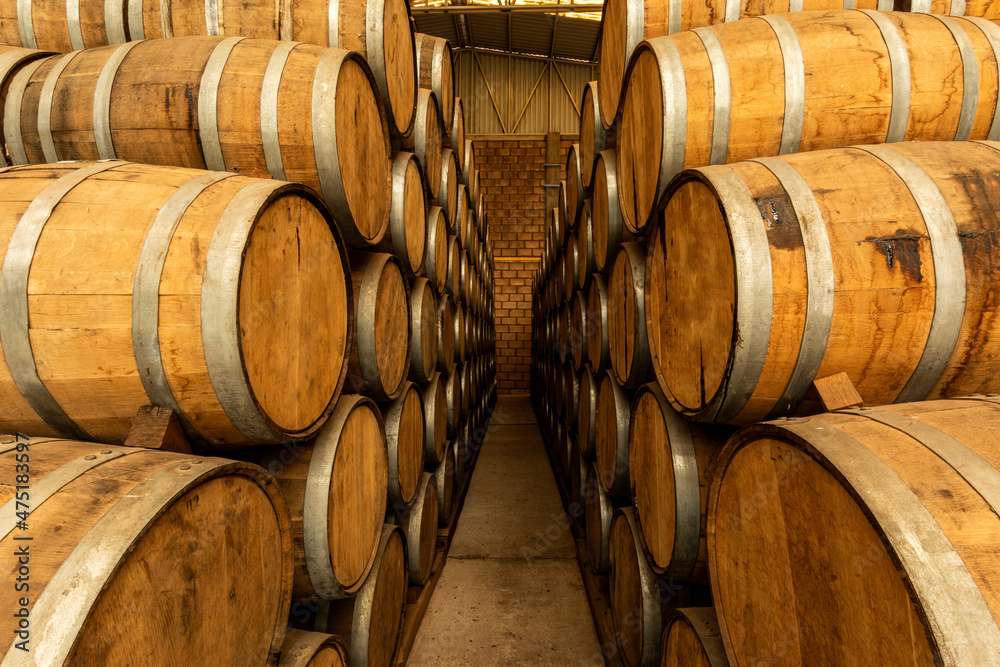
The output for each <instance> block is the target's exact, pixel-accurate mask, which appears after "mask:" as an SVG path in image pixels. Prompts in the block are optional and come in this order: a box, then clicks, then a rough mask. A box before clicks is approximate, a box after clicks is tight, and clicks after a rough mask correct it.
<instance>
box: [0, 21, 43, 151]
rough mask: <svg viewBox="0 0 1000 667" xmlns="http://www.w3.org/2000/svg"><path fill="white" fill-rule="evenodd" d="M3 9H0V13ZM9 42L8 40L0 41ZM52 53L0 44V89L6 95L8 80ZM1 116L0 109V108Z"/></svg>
mask: <svg viewBox="0 0 1000 667" xmlns="http://www.w3.org/2000/svg"><path fill="white" fill-rule="evenodd" d="M2 12H3V10H2V9H0V13H2ZM2 43H4V44H9V43H10V42H2ZM51 55H53V54H52V52H51V51H39V50H37V49H22V48H20V47H16V46H0V90H2V91H3V92H4V96H5V95H6V91H7V90H8V87H9V85H10V81H11V80H12V79H13V78H14V76H15V75H16V74H18V73H19V72H20V71H21V70H22V69H23V68H24V67H25V66H27V65H28V64H29V63H31V62H33V61H35V60H39V59H41V58H47V57H49V56H51ZM0 118H2V110H0ZM6 164H7V154H6V151H0V166H5V165H6Z"/></svg>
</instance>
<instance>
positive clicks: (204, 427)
mask: <svg viewBox="0 0 1000 667" xmlns="http://www.w3.org/2000/svg"><path fill="white" fill-rule="evenodd" d="M192 203H193V204H194V205H190V204H192ZM175 230H176V234H175ZM0 238H3V239H4V240H3V245H0V255H2V256H3V257H4V259H3V264H2V267H0V310H2V312H3V313H4V315H3V317H2V318H0V348H2V351H3V354H2V355H0V359H5V361H0V431H11V432H17V431H20V432H24V433H34V434H38V435H64V436H67V437H74V438H77V439H81V440H82V439H86V440H103V441H105V442H121V441H123V440H124V439H125V437H126V435H127V434H128V430H129V427H130V425H131V423H132V420H133V419H134V417H135V415H136V412H137V411H138V409H139V408H140V407H142V406H144V405H150V404H153V405H160V406H164V407H170V408H172V409H173V410H174V411H175V412H177V413H178V415H179V416H180V417H181V419H182V420H183V423H184V424H185V425H186V427H187V429H188V432H189V434H190V435H191V437H193V438H195V439H197V440H200V441H203V442H202V444H204V445H206V446H211V447H216V448H237V447H241V446H246V445H248V444H251V443H260V444H273V443H280V442H289V441H294V440H303V439H306V438H309V437H311V436H313V435H315V433H316V432H317V431H318V430H319V428H320V427H321V426H322V425H323V423H324V422H325V421H326V419H327V417H328V416H329V414H330V412H331V411H332V410H333V405H334V403H335V401H336V398H337V396H339V394H340V390H341V386H342V384H343V381H344V372H345V369H346V364H345V359H346V357H347V354H348V348H347V346H348V344H349V343H348V341H349V340H350V337H351V336H350V330H351V327H352V326H353V321H352V313H353V312H354V309H353V307H352V302H351V292H350V287H349V283H348V282H347V275H346V270H347V258H346V255H345V254H344V248H343V242H342V241H341V238H340V235H339V233H337V231H336V229H335V228H334V227H332V221H331V220H330V217H329V215H328V213H327V212H326V210H325V207H323V205H322V203H320V202H319V201H318V200H317V199H316V198H315V197H314V195H313V194H312V193H311V192H310V191H309V190H308V189H306V188H304V187H302V186H300V185H293V184H290V183H284V182H279V181H272V180H267V181H264V180H259V179H251V178H246V177H243V176H235V175H232V174H220V173H214V174H213V173H206V172H204V171H198V170H193V169H180V168H166V167H155V166H146V165H135V164H129V163H125V162H119V161H107V162H97V163H65V164H57V165H44V166H33V167H17V168H14V169H12V170H8V171H5V172H4V173H3V174H2V175H0ZM287 253H291V255H292V256H293V257H297V258H298V260H299V261H297V262H287V261H286V260H285V259H284V257H285V255H286V254H287ZM297 253H301V254H297ZM82 258H87V261H82ZM68 267H72V270H70V269H69V268H68ZM29 274H30V280H29ZM161 293H162V295H163V296H161Z"/></svg>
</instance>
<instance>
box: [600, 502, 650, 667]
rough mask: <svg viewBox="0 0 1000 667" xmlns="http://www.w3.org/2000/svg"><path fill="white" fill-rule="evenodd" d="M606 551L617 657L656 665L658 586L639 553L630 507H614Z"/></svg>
mask: <svg viewBox="0 0 1000 667" xmlns="http://www.w3.org/2000/svg"><path fill="white" fill-rule="evenodd" d="M608 551H609V554H610V557H609V561H608V562H609V571H608V588H609V589H610V592H611V595H610V597H611V619H612V624H613V627H614V630H615V640H616V642H617V644H618V648H620V649H621V657H622V658H623V661H624V663H625V664H626V665H635V666H637V667H638V666H641V667H651V666H653V665H659V662H660V634H661V633H662V631H663V616H662V611H661V607H660V586H659V581H658V580H657V578H656V574H655V573H654V572H653V570H651V569H650V567H649V564H648V563H647V562H646V556H645V554H643V551H642V540H641V537H640V534H639V527H638V525H637V524H636V521H635V514H634V513H633V511H632V508H631V507H623V508H619V509H616V510H615V513H614V518H613V519H612V522H611V536H610V538H609V540H608Z"/></svg>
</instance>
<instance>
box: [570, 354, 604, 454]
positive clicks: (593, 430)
mask: <svg viewBox="0 0 1000 667" xmlns="http://www.w3.org/2000/svg"><path fill="white" fill-rule="evenodd" d="M599 386H600V385H599V383H598V381H597V379H596V378H595V377H594V373H593V371H591V370H590V365H589V364H584V366H583V368H581V369H580V388H579V394H578V396H577V398H578V401H579V402H578V403H577V406H576V412H575V414H576V437H577V439H578V441H579V443H580V450H581V451H582V453H583V457H584V458H585V459H587V460H593V459H594V458H595V457H596V456H597V451H596V440H597V426H596V420H597V390H598V388H599Z"/></svg>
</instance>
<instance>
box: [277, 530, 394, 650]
mask: <svg viewBox="0 0 1000 667" xmlns="http://www.w3.org/2000/svg"><path fill="white" fill-rule="evenodd" d="M407 570H408V568H407V553H406V536H405V535H404V533H403V530H402V528H400V527H399V526H392V525H389V524H386V525H384V526H383V527H382V539H381V541H380V543H379V547H378V554H377V555H376V556H375V564H374V565H373V566H372V571H371V574H370V575H369V576H368V579H367V580H366V581H365V585H364V586H362V587H361V590H360V591H358V594H357V595H356V596H355V597H353V598H350V599H348V600H337V601H335V602H329V603H323V604H322V605H320V607H319V611H318V612H317V613H316V614H315V617H314V621H313V622H314V629H315V630H319V631H321V632H330V633H332V634H335V635H338V636H340V637H343V638H344V640H345V643H346V644H347V652H348V655H350V657H351V662H350V664H351V665H352V667H354V666H358V667H389V666H390V665H392V664H394V661H395V658H396V652H397V651H398V650H399V645H400V640H401V639H402V635H403V612H404V610H405V609H406V592H407V588H408V586H407V583H408V581H409V576H408V571H407ZM293 611H294V610H293Z"/></svg>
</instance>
